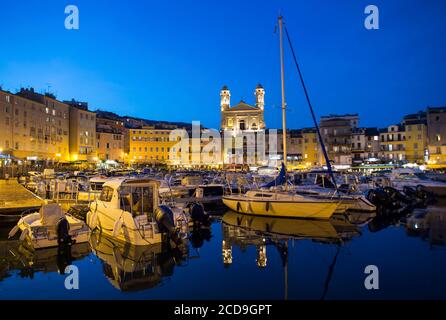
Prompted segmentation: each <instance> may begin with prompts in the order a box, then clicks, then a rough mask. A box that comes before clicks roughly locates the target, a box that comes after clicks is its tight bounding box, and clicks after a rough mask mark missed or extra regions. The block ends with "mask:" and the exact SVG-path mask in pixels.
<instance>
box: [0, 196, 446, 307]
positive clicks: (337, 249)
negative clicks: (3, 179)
mask: <svg viewBox="0 0 446 320" xmlns="http://www.w3.org/2000/svg"><path fill="white" fill-rule="evenodd" d="M445 208H446V207H444V206H443V205H437V206H435V207H430V208H429V209H428V210H427V212H426V211H417V212H415V213H413V214H412V215H410V216H409V217H402V218H401V217H392V218H374V219H372V220H371V221H368V220H367V218H369V217H368V216H367V215H358V214H356V215H353V216H350V217H349V219H343V218H337V219H332V220H331V221H330V222H321V221H319V222H317V221H306V220H290V219H267V218H260V217H247V216H242V215H238V214H235V213H232V212H230V213H227V214H226V215H225V216H223V218H216V219H215V220H214V221H213V223H212V224H211V226H210V227H209V228H208V229H201V230H198V231H196V232H194V233H193V234H192V236H191V238H190V239H189V241H188V242H187V243H185V246H184V247H183V248H182V249H181V250H172V249H168V248H163V247H162V246H152V247H146V248H135V247H129V246H124V245H120V244H118V243H114V242H113V241H111V240H109V239H108V238H105V237H100V236H99V235H97V234H94V235H93V236H92V238H91V241H90V243H86V244H80V245H75V246H73V247H72V248H71V253H70V252H62V253H61V252H59V253H58V251H57V249H48V250H39V251H37V252H34V253H33V252H30V251H28V250H27V249H26V248H24V247H23V246H21V245H20V244H19V243H18V241H16V240H12V241H10V240H7V239H6V238H7V237H6V235H7V232H8V231H9V228H4V230H2V232H1V236H0V237H1V238H0V298H1V299H92V298H95V299H286V298H287V299H389V298H392V299H446V272H444V270H445V266H446V246H445V245H446V210H445ZM67 264H74V265H76V266H77V267H78V268H79V278H80V279H79V285H80V288H79V290H66V289H65V287H64V281H65V277H66V276H65V275H63V274H61V273H60V272H59V270H63V269H64V267H65V266H66V265H67ZM371 264H373V265H376V266H377V267H378V268H379V285H380V288H379V290H372V291H369V290H366V289H365V288H364V279H365V277H366V275H365V274H364V268H365V267H366V266H367V265H371Z"/></svg>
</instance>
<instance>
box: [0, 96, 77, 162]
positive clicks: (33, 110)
mask: <svg viewBox="0 0 446 320" xmlns="http://www.w3.org/2000/svg"><path fill="white" fill-rule="evenodd" d="M0 101H1V102H0V121H1V126H0V134H1V138H0V148H1V149H2V153H7V154H10V155H11V156H14V157H16V158H20V159H23V160H30V161H52V162H55V161H66V160H69V154H68V150H69V132H68V130H69V122H68V121H69V108H68V106H67V105H65V104H64V103H61V102H60V101H57V100H56V99H55V97H54V95H52V94H49V93H47V94H39V93H37V92H34V89H33V88H30V89H24V88H21V89H20V91H19V92H18V93H16V94H15V95H14V94H11V93H10V92H5V91H1V90H0ZM1 140H3V141H1Z"/></svg>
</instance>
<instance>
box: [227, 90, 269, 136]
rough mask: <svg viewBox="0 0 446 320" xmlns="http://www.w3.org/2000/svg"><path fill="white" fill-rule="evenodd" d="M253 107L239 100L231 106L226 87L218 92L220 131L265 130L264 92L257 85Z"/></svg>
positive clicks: (229, 93)
mask: <svg viewBox="0 0 446 320" xmlns="http://www.w3.org/2000/svg"><path fill="white" fill-rule="evenodd" d="M254 95H255V105H249V104H247V103H246V102H244V101H243V100H241V101H240V102H239V103H238V104H237V105H235V106H231V92H230V91H229V89H228V87H227V86H224V87H223V88H222V89H221V91H220V112H221V125H220V127H221V129H222V130H224V131H235V132H237V131H259V130H264V129H265V118H264V109H265V90H264V89H263V87H262V85H261V84H259V85H257V87H256V89H255V91H254Z"/></svg>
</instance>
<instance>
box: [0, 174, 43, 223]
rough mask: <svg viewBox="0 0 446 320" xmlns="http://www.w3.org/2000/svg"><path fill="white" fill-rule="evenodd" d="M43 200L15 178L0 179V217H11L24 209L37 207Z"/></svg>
mask: <svg viewBox="0 0 446 320" xmlns="http://www.w3.org/2000/svg"><path fill="white" fill-rule="evenodd" d="M44 202H45V201H44V200H43V199H42V198H39V197H38V196H36V195H35V194H33V193H32V192H31V191H29V190H27V189H26V188H25V187H23V186H22V185H20V184H19V183H18V182H17V181H16V180H0V218H1V219H4V218H8V217H13V216H14V215H16V214H19V213H21V212H23V211H25V210H30V209H38V208H40V206H41V205H42V204H44Z"/></svg>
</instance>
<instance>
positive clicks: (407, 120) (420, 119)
mask: <svg viewBox="0 0 446 320" xmlns="http://www.w3.org/2000/svg"><path fill="white" fill-rule="evenodd" d="M403 124H404V127H405V128H406V160H407V162H409V163H413V164H424V163H425V162H426V161H427V152H428V150H427V138H428V137H427V118H426V112H422V111H420V112H418V113H415V114H410V115H407V116H405V117H404V120H403Z"/></svg>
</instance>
